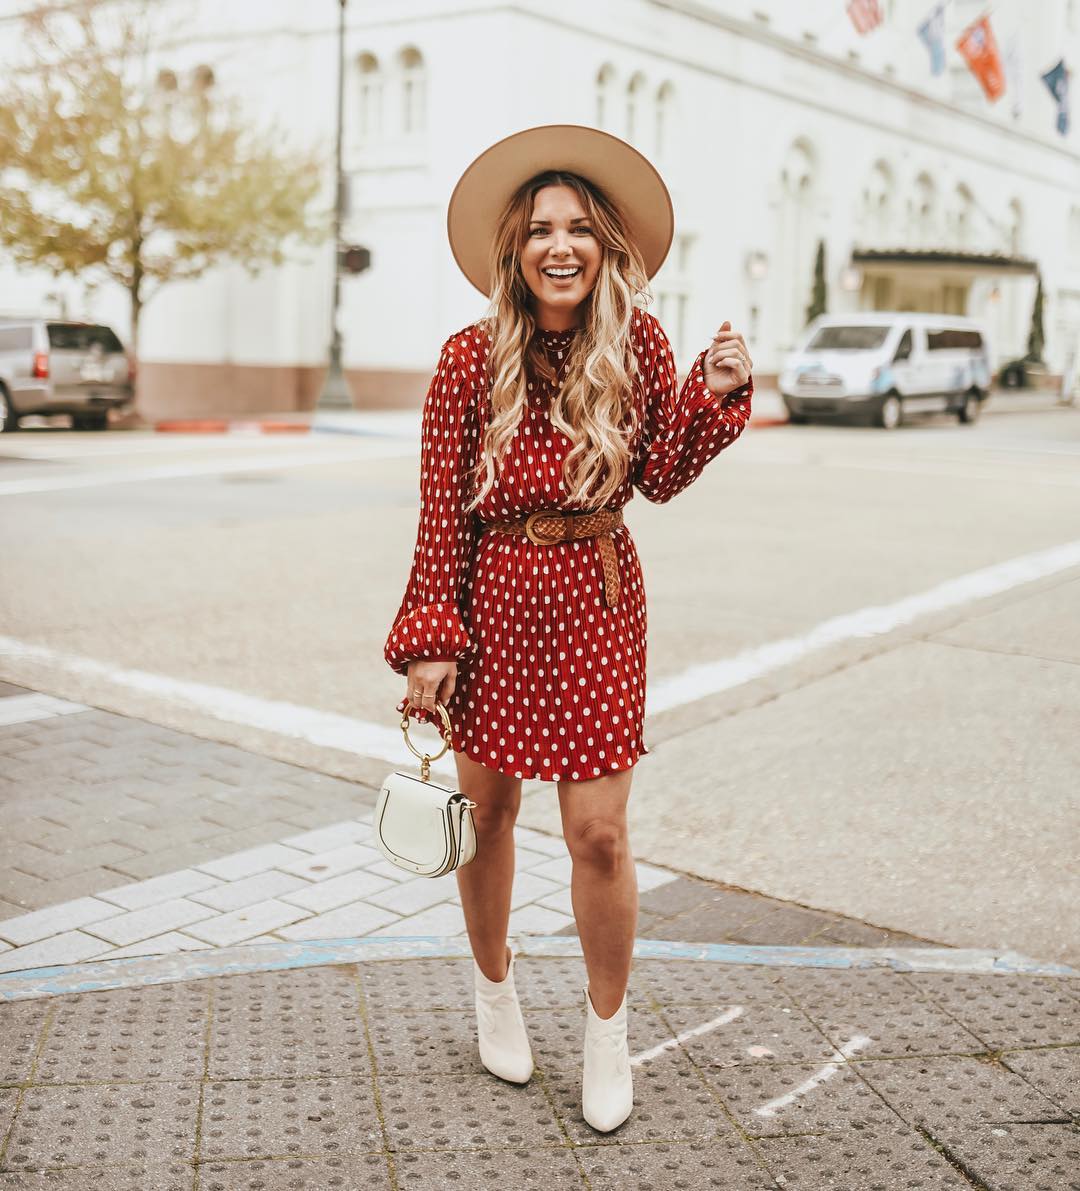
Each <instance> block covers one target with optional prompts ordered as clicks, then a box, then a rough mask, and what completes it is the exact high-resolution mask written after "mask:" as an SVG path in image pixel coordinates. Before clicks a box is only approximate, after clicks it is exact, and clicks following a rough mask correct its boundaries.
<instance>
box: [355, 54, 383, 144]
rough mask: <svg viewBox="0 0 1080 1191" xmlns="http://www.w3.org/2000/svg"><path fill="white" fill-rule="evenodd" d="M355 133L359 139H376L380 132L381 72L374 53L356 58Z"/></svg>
mask: <svg viewBox="0 0 1080 1191" xmlns="http://www.w3.org/2000/svg"><path fill="white" fill-rule="evenodd" d="M356 73H357V97H356V102H357V121H356V127H357V133H358V135H359V138H360V140H361V141H371V140H374V139H376V138H377V137H378V136H379V134H380V133H381V132H382V74H381V72H380V70H379V60H378V58H376V57H375V55H374V54H368V53H364V54H361V55H360V56H359V57H358V58H357V59H356Z"/></svg>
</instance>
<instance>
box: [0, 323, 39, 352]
mask: <svg viewBox="0 0 1080 1191" xmlns="http://www.w3.org/2000/svg"><path fill="white" fill-rule="evenodd" d="M32 342H33V338H32V336H31V333H30V328H29V327H0V352H16V351H26V350H28V349H29V347H30V345H31V343H32Z"/></svg>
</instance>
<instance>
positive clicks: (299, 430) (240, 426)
mask: <svg viewBox="0 0 1080 1191" xmlns="http://www.w3.org/2000/svg"><path fill="white" fill-rule="evenodd" d="M154 429H155V430H156V431H158V432H159V433H162V434H307V433H308V431H309V430H310V429H311V426H310V425H309V424H308V423H307V422H282V421H272V420H260V421H241V420H234V419H232V418H170V419H168V420H166V421H163V422H155V423H154Z"/></svg>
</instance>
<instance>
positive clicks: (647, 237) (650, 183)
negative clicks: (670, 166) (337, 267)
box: [446, 124, 675, 296]
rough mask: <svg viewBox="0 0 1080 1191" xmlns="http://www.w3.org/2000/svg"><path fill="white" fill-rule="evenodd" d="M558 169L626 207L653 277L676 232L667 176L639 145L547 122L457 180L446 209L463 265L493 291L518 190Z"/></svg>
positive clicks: (488, 154)
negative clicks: (495, 264) (495, 265)
mask: <svg viewBox="0 0 1080 1191" xmlns="http://www.w3.org/2000/svg"><path fill="white" fill-rule="evenodd" d="M549 169H559V170H566V171H568V172H569V173H574V174H580V175H581V176H582V177H583V178H586V179H587V180H588V181H590V182H592V183H594V184H595V185H596V186H598V187H599V188H600V189H601V190H602V191H604V193H605V194H606V195H607V196H608V198H610V199H611V200H612V201H613V202H614V203H615V205H616V206H617V207H618V208H619V210H620V211H621V212H622V215H623V220H624V222H625V225H626V230H627V233H628V234H629V236H630V238H631V239H632V240H633V241H634V243H635V244H636V245H637V247H638V249H639V251H640V252H641V255H642V258H643V259H644V261H645V269H646V273H647V274H648V276H649V278H650V279H651V278H652V277H653V276H654V275H655V274H656V273H657V271H658V270H659V268H660V266H661V265H662V264H663V263H664V259H665V258H666V256H667V254H668V250H669V249H670V248H671V241H672V238H673V236H674V234H675V212H674V209H673V207H672V205H671V195H670V194H669V193H668V188H667V186H665V184H664V180H663V178H661V177H660V174H659V172H658V171H657V169H656V167H655V166H654V165H653V164H652V162H651V161H649V159H648V158H647V157H645V156H644V154H642V153H639V152H638V150H637V149H635V148H634V146H633V145H629V144H627V143H626V141H624V140H621V139H620V138H619V137H617V136H613V135H612V134H611V133H610V132H603V131H601V130H600V129H599V128H589V127H588V126H587V125H584V124H542V125H539V126H537V127H536V128H526V129H523V130H522V131H521V132H515V133H513V134H512V135H511V136H508V137H504V138H503V139H502V140H501V141H496V142H495V144H494V145H492V146H491V147H490V148H488V149H485V150H484V152H483V153H481V154H480V156H479V157H477V158H476V159H475V160H474V161H473V162H472V164H471V165H469V166H468V167H467V168H466V170H465V172H464V173H463V174H462V175H461V177H460V178H459V179H458V183H457V185H456V186H455V187H454V192H453V194H451V196H450V204H449V206H448V208H447V212H446V230H447V234H448V235H449V237H450V249H451V251H452V252H453V254H454V259H455V260H456V261H457V263H458V265H459V267H460V268H461V271H462V272H463V273H464V274H465V276H466V277H467V278H468V279H469V280H470V281H471V282H472V284H473V285H475V286H476V288H477V289H478V290H480V292H481V293H482V294H484V295H485V296H490V294H491V277H490V272H489V266H488V256H489V253H490V251H491V238H492V236H493V235H494V233H495V225H496V223H497V221H498V218H499V216H500V215H501V214H502V212H503V209H504V208H505V206H506V204H507V203H508V202H509V201H510V197H511V195H512V194H513V193H514V191H515V190H517V188H518V187H519V186H520V185H521V184H522V183H523V182H525V181H527V180H528V179H529V178H531V177H533V176H534V175H535V174H539V173H541V172H542V171H544V170H549Z"/></svg>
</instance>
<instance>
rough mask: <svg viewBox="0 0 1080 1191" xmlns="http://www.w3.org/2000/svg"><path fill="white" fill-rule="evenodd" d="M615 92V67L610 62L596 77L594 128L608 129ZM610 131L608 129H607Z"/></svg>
mask: <svg viewBox="0 0 1080 1191" xmlns="http://www.w3.org/2000/svg"><path fill="white" fill-rule="evenodd" d="M614 90H615V67H614V66H612V65H611V63H610V62H607V63H605V64H604V65H603V66H601V67H600V69H599V71H598V72H597V75H596V127H597V128H608V126H609V125H610V123H611V120H612V115H613V113H612V111H611V101H612V94H613V92H614ZM609 131H610V129H609Z"/></svg>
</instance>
